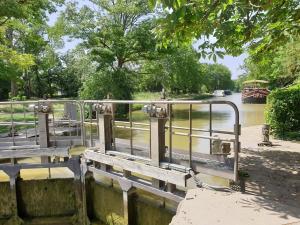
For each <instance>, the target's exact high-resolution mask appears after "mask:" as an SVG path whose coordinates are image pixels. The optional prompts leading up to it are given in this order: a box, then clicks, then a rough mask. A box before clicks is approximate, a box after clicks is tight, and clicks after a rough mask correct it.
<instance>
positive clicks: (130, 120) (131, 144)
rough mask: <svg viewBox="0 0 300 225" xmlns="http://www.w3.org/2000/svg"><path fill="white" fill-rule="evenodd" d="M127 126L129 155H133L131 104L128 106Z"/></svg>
mask: <svg viewBox="0 0 300 225" xmlns="http://www.w3.org/2000/svg"><path fill="white" fill-rule="evenodd" d="M129 125H130V154H131V155H133V140H132V138H133V134H132V105H131V104H129Z"/></svg>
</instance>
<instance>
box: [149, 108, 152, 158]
mask: <svg viewBox="0 0 300 225" xmlns="http://www.w3.org/2000/svg"><path fill="white" fill-rule="evenodd" d="M151 109H152V105H151ZM151 130H152V128H151V116H150V114H149V159H152V155H151V148H152V146H151V145H152V144H151V143H152V141H151Z"/></svg>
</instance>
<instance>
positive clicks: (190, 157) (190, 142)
mask: <svg viewBox="0 0 300 225" xmlns="http://www.w3.org/2000/svg"><path fill="white" fill-rule="evenodd" d="M189 129H190V131H189V164H190V168H192V144H193V143H192V132H193V124H192V104H189Z"/></svg>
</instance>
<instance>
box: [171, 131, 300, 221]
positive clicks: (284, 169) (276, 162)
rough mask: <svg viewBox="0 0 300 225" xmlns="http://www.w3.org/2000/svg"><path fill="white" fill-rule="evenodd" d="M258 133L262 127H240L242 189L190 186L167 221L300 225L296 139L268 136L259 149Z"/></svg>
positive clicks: (299, 144) (299, 160)
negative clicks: (270, 144) (267, 143)
mask: <svg viewBox="0 0 300 225" xmlns="http://www.w3.org/2000/svg"><path fill="white" fill-rule="evenodd" d="M260 135H261V126H255V127H247V128H243V129H242V135H241V143H242V145H241V146H242V149H241V153H240V164H239V165H240V170H242V171H244V172H247V173H248V174H249V178H247V180H246V193H245V194H241V193H238V192H235V193H222V192H216V191H211V190H205V189H193V190H189V191H188V194H187V197H186V198H185V200H184V201H183V202H182V203H181V204H180V206H179V208H178V213H177V215H176V216H175V217H174V218H173V221H172V223H171V225H179V224H180V225H185V224H189V225H192V224H193V225H201V224H203V225H205V224H224V225H227V224H228V225H235V224H236V225H240V224H243V225H246V224H249V225H250V224H251V225H252V224H253V225H256V224H262V225H265V224H268V225H270V224H274V225H275V224H293V225H296V224H297V225H300V142H290V141H281V140H274V139H271V141H272V142H273V144H274V145H275V146H273V147H258V146H257V143H258V142H260ZM212 213H213V215H212Z"/></svg>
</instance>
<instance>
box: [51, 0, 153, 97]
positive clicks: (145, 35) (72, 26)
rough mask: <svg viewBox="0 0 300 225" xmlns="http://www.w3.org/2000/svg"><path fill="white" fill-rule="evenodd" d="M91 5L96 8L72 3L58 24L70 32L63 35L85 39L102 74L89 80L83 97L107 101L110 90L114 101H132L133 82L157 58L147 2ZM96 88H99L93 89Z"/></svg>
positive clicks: (120, 0) (109, 0) (111, 1)
mask: <svg viewBox="0 0 300 225" xmlns="http://www.w3.org/2000/svg"><path fill="white" fill-rule="evenodd" d="M91 2H92V3H93V4H94V8H93V9H90V8H89V7H87V6H84V7H83V8H81V9H78V8H77V6H76V5H75V4H73V3H72V4H68V5H67V8H66V10H65V12H64V13H63V14H62V15H61V17H60V18H59V20H58V22H57V25H56V26H57V27H58V28H62V27H64V30H65V31H66V32H65V33H64V32H61V33H62V34H65V35H70V36H71V37H75V38H80V39H82V40H83V45H85V47H86V48H87V49H88V50H89V52H90V53H91V55H92V59H93V62H95V63H96V64H97V71H98V72H97V73H94V75H93V76H91V77H88V79H87V81H86V82H85V84H84V85H83V89H82V91H81V93H82V96H84V97H85V98H95V97H97V98H103V97H104V96H106V95H107V94H108V93H104V92H105V91H106V90H108V91H109V92H110V93H111V94H112V95H113V97H114V98H120V99H125V98H126V99H130V98H131V94H132V90H133V87H132V83H133V82H132V81H133V79H134V76H135V75H136V74H137V73H138V72H139V67H140V64H141V63H142V62H143V61H145V60H151V59H153V58H154V57H155V44H156V42H155V39H154V36H153V34H152V33H151V29H152V28H153V23H152V21H151V20H150V19H149V16H150V15H149V12H150V11H149V9H148V5H147V2H146V1H145V0H131V1H128V0H117V1H114V0H105V1H91ZM62 24H64V25H62ZM100 77H101V79H100ZM101 80H105V81H106V82H105V83H103V82H102V81H101ZM94 85H96V86H97V87H98V88H96V89H93V88H94V87H95V86H94ZM101 85H105V86H107V87H102V86H101ZM110 86H111V87H112V88H109V87H110ZM85 89H90V90H85ZM96 92H99V93H96ZM88 93H89V94H91V95H88Z"/></svg>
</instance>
